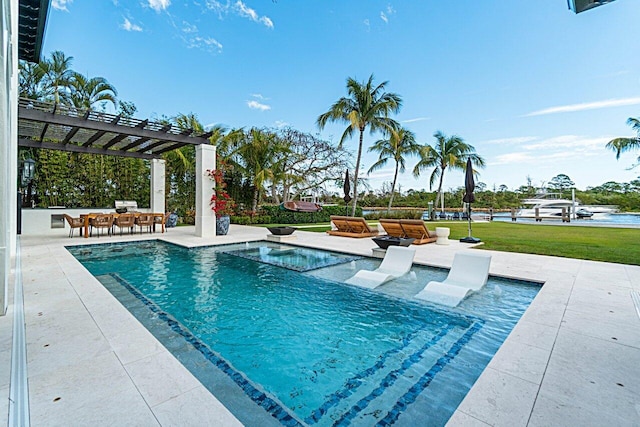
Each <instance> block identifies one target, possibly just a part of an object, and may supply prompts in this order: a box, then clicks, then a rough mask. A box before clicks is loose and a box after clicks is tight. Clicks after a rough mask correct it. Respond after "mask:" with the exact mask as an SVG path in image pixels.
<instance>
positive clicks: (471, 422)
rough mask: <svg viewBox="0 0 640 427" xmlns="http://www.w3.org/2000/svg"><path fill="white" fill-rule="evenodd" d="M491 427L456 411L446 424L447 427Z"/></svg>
mask: <svg viewBox="0 0 640 427" xmlns="http://www.w3.org/2000/svg"><path fill="white" fill-rule="evenodd" d="M487 426H491V424H487V423H485V422H482V421H480V420H479V419H477V418H473V417H472V416H471V415H469V414H465V413H464V412H462V411H456V412H454V413H453V415H452V416H451V418H449V421H448V422H447V427H487Z"/></svg>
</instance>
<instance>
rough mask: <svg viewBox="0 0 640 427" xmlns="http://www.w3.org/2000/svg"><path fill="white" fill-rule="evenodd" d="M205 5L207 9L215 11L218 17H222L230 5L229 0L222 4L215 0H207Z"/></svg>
mask: <svg viewBox="0 0 640 427" xmlns="http://www.w3.org/2000/svg"><path fill="white" fill-rule="evenodd" d="M205 5H206V6H207V9H209V10H213V11H214V12H217V13H218V15H219V16H220V17H222V15H223V14H226V13H227V12H228V11H229V7H230V3H229V1H227V3H226V4H222V3H220V2H219V1H216V0H207V1H206V2H205Z"/></svg>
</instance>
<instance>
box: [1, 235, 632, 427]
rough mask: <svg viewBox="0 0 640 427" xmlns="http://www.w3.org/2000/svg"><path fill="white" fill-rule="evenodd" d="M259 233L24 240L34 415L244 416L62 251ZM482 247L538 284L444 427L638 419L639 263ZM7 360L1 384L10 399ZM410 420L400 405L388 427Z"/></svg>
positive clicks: (330, 243) (362, 248)
mask: <svg viewBox="0 0 640 427" xmlns="http://www.w3.org/2000/svg"><path fill="white" fill-rule="evenodd" d="M266 233H267V231H266V230H264V229H262V228H253V227H242V226H232V228H231V231H230V233H229V235H228V236H221V237H217V238H215V239H205V240H203V239H198V238H196V237H195V236H194V235H193V234H194V232H193V227H180V228H176V229H171V230H169V232H168V233H165V234H162V235H161V234H154V235H143V236H142V237H140V235H136V236H133V237H130V236H123V237H122V238H120V237H112V238H104V239H103V238H100V239H99V240H98V239H86V240H85V239H68V238H66V237H59V238H47V239H43V238H29V237H24V238H22V256H23V259H22V270H23V285H24V302H25V321H26V335H27V355H28V375H29V392H30V405H31V421H32V424H34V425H38V424H42V425H79V424H81V425H89V424H90V425H107V424H108V425H114V424H121V425H125V424H127V425H132V424H135V425H175V424H182V425H202V424H203V422H205V423H207V424H208V425H224V426H232V425H240V422H239V421H238V420H237V419H236V418H235V417H234V416H233V415H232V414H231V413H230V412H229V411H228V410H227V409H226V408H224V406H222V405H221V404H220V403H219V401H218V400H217V399H216V398H215V397H214V396H213V395H211V394H210V393H209V392H208V391H207V390H206V389H205V388H204V387H203V386H202V385H201V384H200V383H199V382H198V381H197V380H196V379H195V378H194V377H193V376H192V375H191V373H189V372H188V371H187V370H186V369H185V368H184V367H183V366H182V365H181V364H180V363H179V362H178V361H177V360H176V359H175V358H174V357H173V356H172V355H171V354H170V353H169V352H168V351H167V350H166V349H165V348H164V347H163V346H162V345H161V344H160V343H159V342H158V341H157V340H156V339H155V338H154V337H153V336H152V335H151V334H150V333H149V332H148V331H147V330H146V329H145V328H144V327H142V325H141V324H140V323H139V322H138V321H137V320H136V319H135V318H134V317H133V316H132V315H131V314H130V313H129V312H128V311H127V310H126V309H125V308H124V307H122V306H121V305H120V303H119V302H118V301H117V300H116V299H115V298H114V297H113V296H112V295H111V294H110V293H109V292H108V291H107V290H106V289H104V287H102V285H100V283H99V282H98V281H97V280H96V279H95V278H94V277H93V276H91V275H90V274H89V273H88V272H87V271H86V270H85V269H84V267H82V266H81V265H80V264H79V263H78V262H77V261H76V260H75V258H73V256H71V254H69V253H68V252H67V251H66V250H64V249H63V247H64V246H65V245H69V244H87V243H93V244H95V243H106V242H116V241H128V240H141V239H155V238H162V239H163V240H167V241H169V242H172V243H176V244H180V245H183V246H188V247H191V246H201V245H211V244H221V243H234V242H242V241H248V240H263V239H265V237H266ZM296 235H297V236H298V238H297V240H296V242H295V244H297V245H302V246H309V247H320V248H323V249H330V250H337V251H341V252H348V253H353V254H359V255H370V254H371V248H372V246H373V243H372V242H371V241H370V239H349V238H342V237H335V236H327V235H324V234H321V233H308V232H304V231H297V232H296ZM467 248H468V246H467V245H464V244H461V243H459V242H452V244H451V245H449V246H437V245H423V246H417V247H416V249H417V253H416V261H417V262H419V263H423V264H429V265H436V266H443V267H449V266H450V265H451V262H452V260H453V255H454V253H455V252H456V251H458V250H465V249H467ZM492 255H493V261H492V265H491V274H494V275H499V276H505V277H513V278H521V279H526V280H536V281H543V282H545V285H544V286H543V288H542V289H541V291H540V292H539V294H538V296H537V297H536V298H535V300H534V301H533V303H532V304H531V306H530V307H529V309H528V310H527V311H526V312H525V314H524V315H523V317H522V319H521V320H520V322H519V323H518V324H517V325H516V327H515V328H514V330H513V331H512V333H511V334H510V335H509V337H508V338H507V340H506V341H505V343H504V344H503V346H502V347H501V348H500V350H499V351H498V353H497V354H496V355H495V356H494V358H493V360H492V361H491V362H490V364H489V365H488V366H487V368H486V369H485V371H484V372H483V374H482V375H481V376H480V378H479V379H478V380H477V382H476V384H475V385H474V386H473V388H472V389H471V391H470V392H469V394H468V395H467V397H466V398H465V399H464V401H463V402H462V403H461V404H460V406H459V407H458V409H457V410H456V412H455V413H454V415H453V417H452V418H451V419H450V420H449V423H448V425H450V426H468V425H474V424H475V425H485V424H486V425H511V426H525V425H532V426H534V425H535V426H537V425H594V424H600V425H604V424H613V425H624V424H627V425H628V424H632V423H634V422H635V421H636V420H637V419H638V417H639V416H640V415H639V414H638V412H637V411H638V410H637V409H636V406H637V402H638V401H640V386H639V385H638V384H640V367H639V366H640V364H638V360H640V334H638V333H637V331H638V328H639V326H640V319H639V318H638V315H637V314H636V311H635V308H634V305H633V301H632V299H631V296H630V292H631V291H633V290H636V291H638V290H640V267H637V266H627V265H621V264H609V263H602V262H592V261H582V260H575V259H566V258H556V257H547V256H537V255H526V254H513V253H504V252H492ZM11 311H12V307H11V306H10V307H9V314H10V313H11ZM0 340H1V341H2V342H5V343H6V345H5V346H4V347H3V349H5V350H3V351H1V352H0V357H2V358H3V360H4V359H6V358H7V357H6V356H7V354H6V351H7V350H8V351H9V352H10V350H9V349H10V344H9V343H10V342H11V341H10V340H11V316H10V315H8V316H3V317H0ZM3 366H5V369H4V370H3V371H2V374H0V378H1V379H2V380H1V381H2V383H1V384H0V390H2V391H1V393H2V397H3V399H4V400H3V401H4V402H7V398H8V378H9V377H8V372H7V368H6V365H5V364H3ZM5 406H6V405H5ZM3 410H4V407H3ZM420 416H421V414H417V413H413V412H412V411H411V410H408V411H406V413H404V414H403V415H402V416H401V417H400V419H399V420H398V424H399V425H402V424H404V425H408V424H411V422H412V421H415V422H419V421H420Z"/></svg>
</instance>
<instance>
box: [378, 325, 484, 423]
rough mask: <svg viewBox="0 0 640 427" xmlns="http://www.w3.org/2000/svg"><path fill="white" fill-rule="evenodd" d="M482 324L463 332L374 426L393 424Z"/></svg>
mask: <svg viewBox="0 0 640 427" xmlns="http://www.w3.org/2000/svg"><path fill="white" fill-rule="evenodd" d="M483 324H484V322H477V323H474V324H473V326H471V328H469V330H467V332H465V334H464V335H463V336H462V337H461V338H460V339H459V340H458V341H456V342H455V343H454V344H453V345H452V346H451V348H450V349H449V351H448V352H447V353H446V354H445V355H444V356H442V357H441V358H440V359H438V361H437V362H436V364H435V365H433V366H432V367H431V369H429V372H427V373H426V374H424V375H423V376H422V378H420V379H419V380H418V382H417V383H415V384H414V385H413V386H412V387H411V388H410V389H409V391H407V393H405V394H404V396H402V397H401V398H400V399H398V401H397V402H396V404H395V405H394V407H393V409H391V411H389V413H387V415H386V416H385V417H384V418H383V419H382V420H380V421H379V422H378V423H377V424H376V427H378V426H379V427H383V426H389V425H391V424H393V423H395V422H396V421H397V419H398V417H399V416H400V414H401V413H402V412H403V411H404V410H405V409H406V408H407V406H409V405H411V404H412V403H413V402H415V400H416V399H417V398H418V396H419V395H420V393H422V391H423V390H424V389H425V388H427V387H428V386H429V384H430V383H431V381H433V379H434V378H435V376H436V374H437V373H438V372H440V371H442V370H443V369H444V367H445V366H447V365H448V364H449V362H451V361H452V360H453V359H454V358H455V357H456V356H457V355H458V353H460V350H462V348H463V347H464V346H465V345H466V344H467V343H468V342H469V340H470V339H471V337H472V336H473V334H475V333H476V332H478V331H479V330H480V329H481V328H482V326H483Z"/></svg>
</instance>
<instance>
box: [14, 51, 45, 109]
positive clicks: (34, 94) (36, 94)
mask: <svg viewBox="0 0 640 427" xmlns="http://www.w3.org/2000/svg"><path fill="white" fill-rule="evenodd" d="M19 68H20V73H19V74H18V87H19V88H20V97H21V98H29V99H38V100H43V99H46V98H47V95H48V94H47V92H46V90H45V87H44V81H43V80H44V78H45V74H44V70H43V69H42V67H41V66H40V64H34V63H33V62H27V61H20V64H19Z"/></svg>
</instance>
